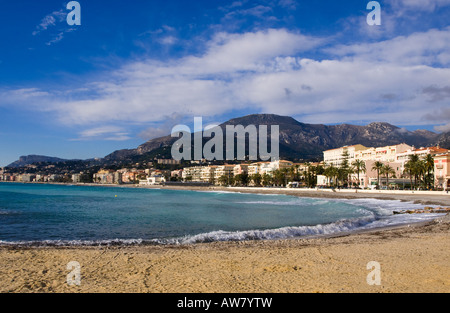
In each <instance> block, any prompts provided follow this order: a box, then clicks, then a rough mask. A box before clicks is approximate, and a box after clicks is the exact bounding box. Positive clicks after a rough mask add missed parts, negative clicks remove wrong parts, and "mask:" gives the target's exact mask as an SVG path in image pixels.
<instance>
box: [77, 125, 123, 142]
mask: <svg viewBox="0 0 450 313" xmlns="http://www.w3.org/2000/svg"><path fill="white" fill-rule="evenodd" d="M129 139H131V137H130V136H129V133H128V132H126V131H124V129H123V128H121V127H117V126H101V127H96V128H91V129H87V130H84V131H82V132H80V133H79V138H77V139H73V141H85V140H108V141H126V140H129Z"/></svg>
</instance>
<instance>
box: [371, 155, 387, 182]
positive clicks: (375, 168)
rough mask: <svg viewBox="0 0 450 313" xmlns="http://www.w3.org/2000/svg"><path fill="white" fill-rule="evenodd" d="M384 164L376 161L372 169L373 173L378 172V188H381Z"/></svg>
mask: <svg viewBox="0 0 450 313" xmlns="http://www.w3.org/2000/svg"><path fill="white" fill-rule="evenodd" d="M383 166H384V164H383V163H382V162H380V161H376V162H375V163H374V165H373V167H372V170H373V171H377V181H378V188H380V171H381V170H382V169H383Z"/></svg>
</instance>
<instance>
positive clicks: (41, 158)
mask: <svg viewBox="0 0 450 313" xmlns="http://www.w3.org/2000/svg"><path fill="white" fill-rule="evenodd" d="M65 161H67V160H64V159H60V158H55V157H49V156H45V155H27V156H21V157H20V158H19V160H17V161H15V162H13V163H11V164H9V165H8V166H7V167H24V166H27V165H30V164H33V163H38V162H47V163H58V162H65Z"/></svg>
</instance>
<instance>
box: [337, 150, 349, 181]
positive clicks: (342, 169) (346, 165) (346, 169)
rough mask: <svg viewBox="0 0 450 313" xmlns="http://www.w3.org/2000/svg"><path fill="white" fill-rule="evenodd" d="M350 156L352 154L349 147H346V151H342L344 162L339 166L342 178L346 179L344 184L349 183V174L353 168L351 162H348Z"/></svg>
mask: <svg viewBox="0 0 450 313" xmlns="http://www.w3.org/2000/svg"><path fill="white" fill-rule="evenodd" d="M349 158H350V154H349V153H348V150H347V149H344V152H343V153H342V159H343V160H342V163H341V166H340V168H339V170H340V178H341V179H342V180H343V181H344V185H345V184H346V183H347V184H348V176H349V175H350V174H351V172H352V169H351V167H350V164H349V162H348V160H349Z"/></svg>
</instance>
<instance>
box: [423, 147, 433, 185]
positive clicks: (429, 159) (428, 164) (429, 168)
mask: <svg viewBox="0 0 450 313" xmlns="http://www.w3.org/2000/svg"><path fill="white" fill-rule="evenodd" d="M424 161H425V170H426V172H427V182H428V184H427V185H428V188H431V185H432V182H433V180H434V179H432V174H431V173H432V172H433V171H434V158H433V156H432V155H431V154H427V156H426V157H425V159H424Z"/></svg>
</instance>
